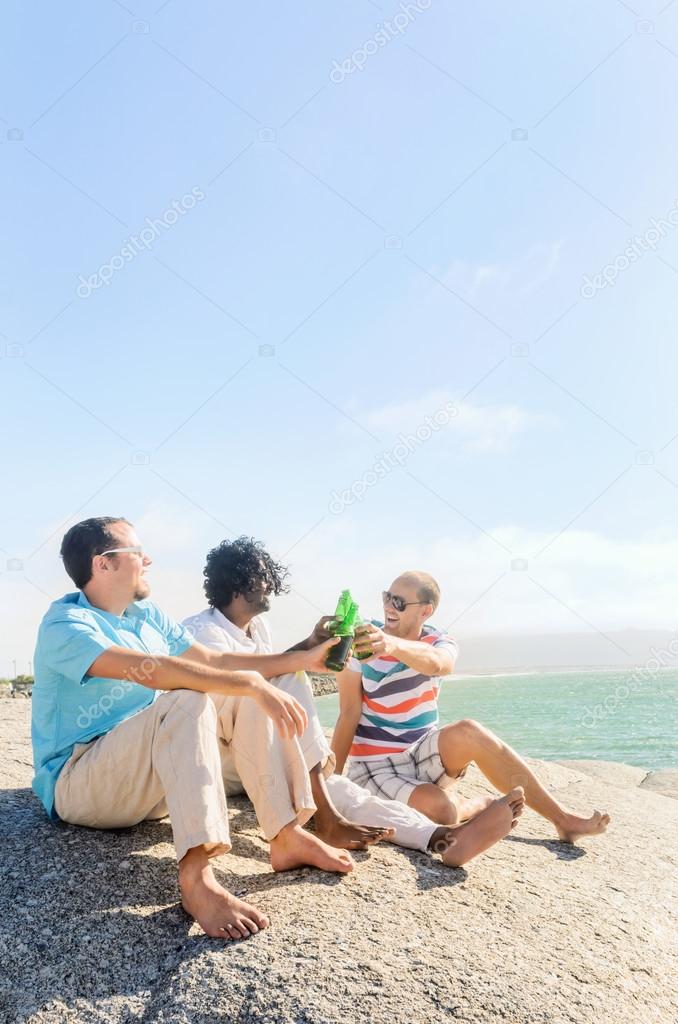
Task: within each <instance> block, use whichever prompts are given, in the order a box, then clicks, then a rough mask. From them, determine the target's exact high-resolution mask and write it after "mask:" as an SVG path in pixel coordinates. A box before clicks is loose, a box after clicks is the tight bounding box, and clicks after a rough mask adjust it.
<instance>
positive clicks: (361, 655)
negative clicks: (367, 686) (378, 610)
mask: <svg viewBox="0 0 678 1024" xmlns="http://www.w3.org/2000/svg"><path fill="white" fill-rule="evenodd" d="M369 625H371V623H370V620H369V619H363V618H361V617H360V616H358V621H357V622H356V624H355V629H354V639H356V640H357V639H358V636H359V634H360V632H361V631H362V629H363V628H364V627H365V626H369ZM353 653H354V654H355V656H356V658H357V659H358V661H367V660H368V658H372V657H374V651H370V650H367V651H360V652H358V651H354V652H353Z"/></svg>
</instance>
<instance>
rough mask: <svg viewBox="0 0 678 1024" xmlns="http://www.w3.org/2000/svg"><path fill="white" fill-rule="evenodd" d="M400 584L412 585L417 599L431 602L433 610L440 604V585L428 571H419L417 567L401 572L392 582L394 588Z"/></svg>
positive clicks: (427, 602) (426, 602)
mask: <svg viewBox="0 0 678 1024" xmlns="http://www.w3.org/2000/svg"><path fill="white" fill-rule="evenodd" d="M401 584H403V585H404V586H406V587H408V588H409V587H413V588H414V589H415V590H416V593H417V601H423V602H424V603H425V604H432V605H433V611H435V610H436V608H437V607H438V605H439V604H440V587H439V586H438V584H437V582H436V580H434V579H433V576H431V575H430V574H429V573H427V572H420V571H419V570H418V569H410V570H408V571H407V572H403V573H401V574H400V576H399V577H398V579H397V580H395V582H394V584H393V587H394V589H395V588H396V587H397V586H399V585H401ZM396 592H397V591H396Z"/></svg>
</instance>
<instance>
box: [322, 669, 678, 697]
mask: <svg viewBox="0 0 678 1024" xmlns="http://www.w3.org/2000/svg"><path fill="white" fill-rule="evenodd" d="M639 669H645V666H644V665H642V664H641V665H563V666H558V665H537V666H536V667H535V666H532V667H530V668H516V667H515V666H511V667H510V668H492V669H471V668H467V669H463V670H462V671H461V672H455V673H454V675H453V676H446V677H445V678H446V679H499V678H513V677H516V676H544V675H563V676H566V675H574V674H576V673H586V674H588V673H600V672H614V673H615V674H617V675H623V674H629V673H631V672H636V671H638V670H639ZM648 671H649V670H648ZM675 671H678V666H675V665H661V666H660V667H659V668H657V669H652V673H653V674H655V673H664V672H675ZM309 678H310V680H311V683H312V686H313V692H314V694H315V696H316V697H327V696H329V695H330V694H333V693H336V692H337V683H336V678H335V676H333V675H313V674H311V675H310V677H309Z"/></svg>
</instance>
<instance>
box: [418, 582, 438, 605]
mask: <svg viewBox="0 0 678 1024" xmlns="http://www.w3.org/2000/svg"><path fill="white" fill-rule="evenodd" d="M426 577H428V578H426ZM426 577H425V578H424V580H423V581H422V583H421V586H420V587H419V594H418V597H419V600H420V601H425V602H426V604H432V605H433V611H435V610H436V608H437V607H438V605H439V604H440V587H439V586H438V584H437V583H436V581H435V580H434V579H433V577H432V576H428V574H426Z"/></svg>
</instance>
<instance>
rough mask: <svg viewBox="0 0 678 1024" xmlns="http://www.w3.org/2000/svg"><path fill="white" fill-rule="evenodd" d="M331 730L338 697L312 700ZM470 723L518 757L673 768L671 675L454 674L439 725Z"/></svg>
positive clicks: (675, 708)
mask: <svg viewBox="0 0 678 1024" xmlns="http://www.w3.org/2000/svg"><path fill="white" fill-rule="evenodd" d="M317 705H318V710H319V714H320V720H321V722H322V724H323V725H324V726H326V727H327V728H331V727H332V726H333V725H334V723H335V721H336V717H337V708H338V697H337V696H336V695H335V694H331V695H330V696H327V697H320V698H318V700H317ZM460 718H475V719H476V720H477V721H479V722H482V723H483V725H486V726H488V728H490V729H493V730H494V731H495V732H496V733H498V735H499V736H501V737H502V739H504V740H506V742H507V743H510V744H511V746H513V747H515V748H516V749H517V750H518V751H519V752H520V753H521V754H525V755H526V756H528V757H538V758H542V759H544V760H548V761H561V760H566V759H572V758H595V759H598V760H603V761H623V762H625V763H626V764H632V765H637V766H639V767H642V768H648V769H659V768H676V767H678V670H676V669H666V670H662V671H659V672H654V673H651V672H649V671H643V670H634V669H629V670H622V671H620V670H618V669H614V670H609V671H608V670H604V671H600V670H595V669H591V670H589V669H580V670H569V671H563V672H560V671H559V672H532V673H526V674H523V675H517V674H509V675H492V676H474V677H469V676H465V677H464V676H459V677H456V678H454V677H453V678H451V679H449V680H446V681H445V682H444V683H443V686H442V690H441V695H440V720H441V723H443V724H444V723H446V722H454V721H457V720H458V719H460Z"/></svg>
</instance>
